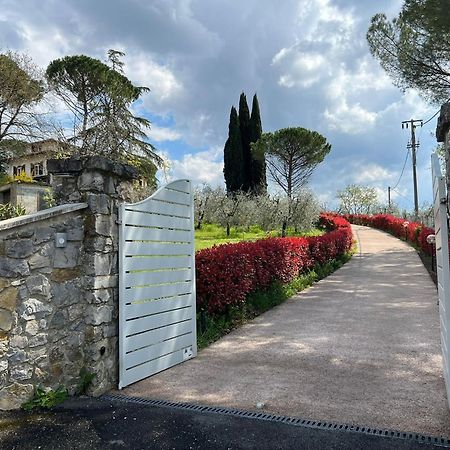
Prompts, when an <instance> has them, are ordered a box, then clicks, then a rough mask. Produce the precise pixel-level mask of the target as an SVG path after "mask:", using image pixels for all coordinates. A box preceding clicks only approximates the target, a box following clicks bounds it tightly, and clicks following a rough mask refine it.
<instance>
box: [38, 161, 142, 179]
mask: <svg viewBox="0 0 450 450" xmlns="http://www.w3.org/2000/svg"><path fill="white" fill-rule="evenodd" d="M47 170H48V172H49V173H52V174H67V175H76V174H78V173H80V172H82V171H83V170H92V171H100V172H105V173H107V174H110V175H116V176H117V177H119V178H124V179H127V180H133V179H137V178H139V174H138V171H137V170H136V169H135V168H134V167H132V166H130V165H129V164H123V163H120V162H117V161H112V160H111V159H109V158H106V157H104V156H89V157H81V158H67V159H49V160H47Z"/></svg>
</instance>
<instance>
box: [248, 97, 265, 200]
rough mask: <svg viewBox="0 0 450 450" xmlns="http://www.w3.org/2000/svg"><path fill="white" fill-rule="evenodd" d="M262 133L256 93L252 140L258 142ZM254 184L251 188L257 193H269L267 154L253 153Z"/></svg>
mask: <svg viewBox="0 0 450 450" xmlns="http://www.w3.org/2000/svg"><path fill="white" fill-rule="evenodd" d="M261 135H262V125H261V115H260V112H259V102H258V97H257V96H256V94H255V95H254V96H253V102H252V114H251V116H250V142H257V141H258V139H259V138H260V137H261ZM251 168H252V177H251V179H252V185H251V189H252V191H253V192H254V193H255V194H262V195H265V194H267V181H266V159H265V155H264V154H262V155H258V156H256V155H255V154H254V153H252V162H251Z"/></svg>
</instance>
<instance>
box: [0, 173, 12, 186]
mask: <svg viewBox="0 0 450 450" xmlns="http://www.w3.org/2000/svg"><path fill="white" fill-rule="evenodd" d="M12 182H13V178H12V177H10V176H9V175H8V174H6V173H0V186H3V185H5V184H9V183H12Z"/></svg>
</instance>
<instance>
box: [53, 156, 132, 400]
mask: <svg viewBox="0 0 450 450" xmlns="http://www.w3.org/2000/svg"><path fill="white" fill-rule="evenodd" d="M47 167H48V171H49V173H50V175H51V182H52V187H53V191H54V196H55V199H56V201H57V202H58V203H59V204H63V203H73V202H85V203H87V204H88V209H87V211H86V213H85V215H84V236H83V241H82V255H83V256H82V258H83V288H84V293H85V295H84V298H83V299H80V303H81V304H82V305H83V308H84V315H85V326H84V330H83V331H84V339H83V343H82V347H83V348H82V351H83V353H84V359H85V366H86V368H87V370H88V371H89V372H91V373H93V374H95V378H94V381H93V387H92V390H91V394H93V395H100V394H102V393H103V392H105V391H107V390H109V389H111V388H114V387H116V386H117V381H118V367H117V361H118V274H119V270H118V249H119V247H118V231H119V230H118V226H119V225H118V210H119V205H120V203H121V202H123V201H127V200H129V195H130V194H131V192H132V181H133V180H134V179H135V178H137V172H136V170H135V169H134V168H132V167H131V166H128V165H125V164H119V163H115V162H113V161H111V160H109V159H107V158H105V157H100V156H94V157H89V158H81V159H62V160H49V161H48V162H47Z"/></svg>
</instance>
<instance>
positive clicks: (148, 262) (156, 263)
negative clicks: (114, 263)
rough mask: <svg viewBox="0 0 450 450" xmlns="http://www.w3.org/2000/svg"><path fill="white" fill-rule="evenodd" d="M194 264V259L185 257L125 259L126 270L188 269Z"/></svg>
mask: <svg viewBox="0 0 450 450" xmlns="http://www.w3.org/2000/svg"><path fill="white" fill-rule="evenodd" d="M192 264H193V261H192V258H191V257H189V256H183V257H173V258H172V257H170V256H169V257H161V258H147V257H144V258H139V257H138V258H125V260H124V262H123V267H124V270H125V271H127V272H129V271H130V270H159V269H188V268H191V267H192Z"/></svg>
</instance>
